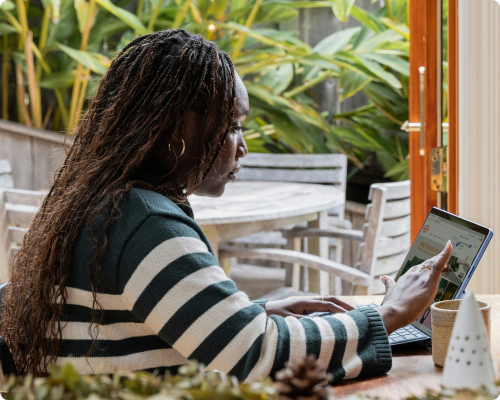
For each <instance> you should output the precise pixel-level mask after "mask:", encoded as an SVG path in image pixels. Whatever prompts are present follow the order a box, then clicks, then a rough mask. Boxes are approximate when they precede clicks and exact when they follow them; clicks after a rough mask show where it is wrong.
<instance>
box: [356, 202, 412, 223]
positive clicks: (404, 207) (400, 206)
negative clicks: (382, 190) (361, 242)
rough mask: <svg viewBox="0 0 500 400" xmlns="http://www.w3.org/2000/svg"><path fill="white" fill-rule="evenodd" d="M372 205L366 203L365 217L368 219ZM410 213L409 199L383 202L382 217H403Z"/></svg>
mask: <svg viewBox="0 0 500 400" xmlns="http://www.w3.org/2000/svg"><path fill="white" fill-rule="evenodd" d="M371 209H372V205H371V204H368V205H367V206H366V213H365V219H368V216H369V214H370V211H371ZM409 214H410V199H409V198H408V199H402V200H395V201H389V202H387V203H385V208H384V219H393V218H399V217H403V216H405V215H409Z"/></svg>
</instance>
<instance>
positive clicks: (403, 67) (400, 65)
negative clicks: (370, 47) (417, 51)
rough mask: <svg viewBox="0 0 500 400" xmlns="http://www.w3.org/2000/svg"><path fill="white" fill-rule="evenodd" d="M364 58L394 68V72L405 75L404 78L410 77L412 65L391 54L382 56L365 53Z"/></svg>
mask: <svg viewBox="0 0 500 400" xmlns="http://www.w3.org/2000/svg"><path fill="white" fill-rule="evenodd" d="M363 58H368V59H370V60H372V61H376V62H378V63H379V64H382V65H385V66H386V67H389V68H392V69H393V70H394V71H396V72H399V73H400V74H403V75H404V76H409V75H410V63H409V62H408V61H406V60H404V59H402V58H401V57H397V56H394V55H391V54H380V53H365V54H363Z"/></svg>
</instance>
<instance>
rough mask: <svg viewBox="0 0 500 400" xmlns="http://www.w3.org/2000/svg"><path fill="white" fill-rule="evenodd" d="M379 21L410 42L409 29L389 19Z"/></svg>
mask: <svg viewBox="0 0 500 400" xmlns="http://www.w3.org/2000/svg"><path fill="white" fill-rule="evenodd" d="M380 21H381V22H382V23H383V24H384V25H386V26H388V27H389V28H391V29H392V30H394V31H396V32H397V33H399V34H400V35H402V36H404V37H405V39H406V40H410V28H409V27H408V26H407V25H405V24H400V23H397V22H395V21H393V20H392V19H390V18H380Z"/></svg>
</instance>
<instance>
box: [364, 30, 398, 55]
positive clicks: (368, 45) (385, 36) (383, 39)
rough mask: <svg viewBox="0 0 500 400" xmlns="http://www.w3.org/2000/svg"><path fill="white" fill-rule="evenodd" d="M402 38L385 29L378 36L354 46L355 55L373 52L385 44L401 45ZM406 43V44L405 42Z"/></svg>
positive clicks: (368, 38)
mask: <svg viewBox="0 0 500 400" xmlns="http://www.w3.org/2000/svg"><path fill="white" fill-rule="evenodd" d="M402 40H403V36H401V35H400V34H399V33H397V32H396V31H393V30H391V29H387V30H385V31H384V32H382V33H379V34H378V35H372V36H370V37H367V38H366V40H363V42H362V43H359V44H358V46H356V53H360V52H373V51H375V50H376V49H377V48H379V47H380V46H381V45H383V44H385V43H398V42H399V43H402ZM406 43H407V42H406Z"/></svg>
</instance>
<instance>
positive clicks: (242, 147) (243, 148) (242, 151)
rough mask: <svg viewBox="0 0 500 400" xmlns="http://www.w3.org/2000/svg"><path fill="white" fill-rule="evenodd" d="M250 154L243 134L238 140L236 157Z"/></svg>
mask: <svg viewBox="0 0 500 400" xmlns="http://www.w3.org/2000/svg"><path fill="white" fill-rule="evenodd" d="M247 154H248V147H247V144H246V143H245V139H244V138H243V134H242V135H241V138H240V140H239V142H238V149H237V151H236V158H243V157H245V156H246V155H247Z"/></svg>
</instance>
